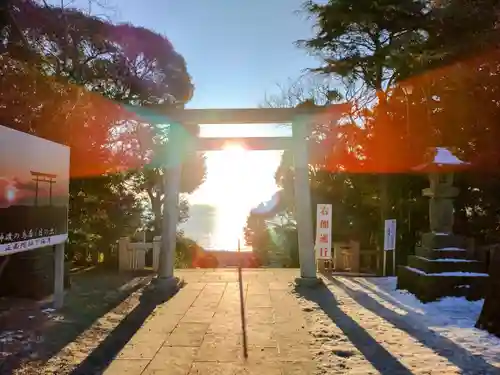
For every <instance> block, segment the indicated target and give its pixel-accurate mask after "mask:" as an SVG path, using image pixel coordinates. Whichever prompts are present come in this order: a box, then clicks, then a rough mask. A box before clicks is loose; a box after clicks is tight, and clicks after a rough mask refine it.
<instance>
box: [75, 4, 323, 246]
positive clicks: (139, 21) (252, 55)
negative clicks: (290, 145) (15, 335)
mask: <svg viewBox="0 0 500 375" xmlns="http://www.w3.org/2000/svg"><path fill="white" fill-rule="evenodd" d="M107 3H108V5H109V6H110V7H111V8H113V10H112V11H107V12H106V14H107V15H108V16H110V17H111V19H112V20H113V21H115V22H130V23H132V24H134V25H137V26H143V27H147V28H149V29H152V30H154V31H156V32H158V33H161V34H163V35H165V36H166V37H167V38H168V39H169V40H170V41H171V43H172V44H173V46H174V48H175V49H176V50H177V52H179V53H180V54H181V55H182V56H183V57H184V58H185V60H186V63H187V69H188V72H189V74H190V75H191V77H192V80H193V83H194V85H195V91H194V97H193V99H192V100H191V101H190V102H189V103H188V105H187V107H188V108H244V107H258V106H260V105H262V104H264V100H265V97H266V94H273V93H276V92H277V89H278V87H277V85H278V84H286V83H287V82H288V81H289V80H290V79H292V80H293V79H297V78H299V77H300V76H301V75H302V74H303V73H304V71H305V69H306V68H309V67H316V66H317V62H316V61H315V60H314V59H313V58H312V57H311V56H308V55H307V53H306V52H305V51H304V50H301V49H299V48H297V47H296V46H295V45H294V42H295V41H297V40H299V39H306V38H308V37H310V36H312V22H311V21H310V20H307V19H306V17H305V16H304V14H297V11H298V10H300V8H301V4H302V3H303V0H271V1H268V0H267V1H264V0H143V1H140V2H139V1H137V0H119V1H118V0H108V1H107ZM76 4H77V6H84V5H85V4H87V1H86V0H85V1H84V0H76ZM284 133H285V134H284ZM286 133H288V135H289V132H287V131H286V130H283V128H282V127H276V126H273V125H210V126H202V128H201V134H202V136H219V137H220V136H273V135H286ZM280 154H281V151H255V152H245V151H243V150H237V147H236V148H233V149H232V150H230V151H229V154H228V152H211V153H207V168H208V178H207V180H206V182H205V183H204V184H203V185H202V186H201V187H200V188H199V189H198V191H196V192H195V193H194V194H193V195H192V196H191V197H190V202H191V203H192V204H211V205H215V206H216V207H217V209H218V213H217V215H216V216H217V224H216V230H215V232H217V233H218V234H217V233H216V234H214V236H215V237H216V239H214V240H213V241H215V242H216V244H215V245H214V246H216V247H227V246H229V242H231V243H233V242H235V240H233V239H229V237H230V236H233V237H234V236H236V232H238V233H239V232H241V231H240V229H239V228H242V226H243V225H244V222H245V219H246V215H247V214H248V212H249V210H250V209H251V208H252V207H253V206H256V205H257V204H259V203H260V202H261V201H262V200H267V199H269V198H270V197H271V196H272V194H273V193H274V192H275V191H276V185H275V183H274V172H275V170H276V167H277V166H278V165H279V161H280ZM228 155H230V157H228ZM234 169H237V170H238V171H237V172H234ZM217 228H218V229H217ZM226 233H230V234H226ZM195 237H196V236H195ZM224 237H226V238H225V239H224ZM194 239H195V240H196V239H197V238H194Z"/></svg>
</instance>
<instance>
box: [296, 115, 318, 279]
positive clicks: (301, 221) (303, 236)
mask: <svg viewBox="0 0 500 375" xmlns="http://www.w3.org/2000/svg"><path fill="white" fill-rule="evenodd" d="M302 120H304V119H302ZM307 127H308V122H306V121H301V119H299V121H297V120H296V121H295V122H294V123H292V131H293V133H292V134H293V135H292V137H293V148H292V149H293V163H294V167H295V178H294V187H295V189H294V190H295V196H294V200H295V212H296V220H297V232H298V242H299V261H300V276H301V278H303V279H314V280H315V279H316V259H315V255H314V238H313V226H312V207H311V192H310V189H309V160H308V151H307V142H306V137H307V133H308V131H307Z"/></svg>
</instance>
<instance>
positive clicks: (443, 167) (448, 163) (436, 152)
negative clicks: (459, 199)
mask: <svg viewBox="0 0 500 375" xmlns="http://www.w3.org/2000/svg"><path fill="white" fill-rule="evenodd" d="M469 165H470V163H468V162H466V161H463V160H460V159H459V158H458V157H456V156H455V155H453V153H452V152H451V151H450V150H449V149H447V148H446V147H432V148H430V149H429V152H428V153H427V154H426V162H424V163H423V164H420V165H418V166H416V167H414V168H413V170H414V171H418V172H427V173H430V172H437V173H440V172H441V173H446V172H454V171H458V170H461V169H464V168H466V167H467V166H469Z"/></svg>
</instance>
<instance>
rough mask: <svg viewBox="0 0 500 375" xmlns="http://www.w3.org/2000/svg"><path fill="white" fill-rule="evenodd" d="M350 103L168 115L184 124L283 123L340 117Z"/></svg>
mask: <svg viewBox="0 0 500 375" xmlns="http://www.w3.org/2000/svg"><path fill="white" fill-rule="evenodd" d="M347 109H348V104H333V105H329V106H316V107H299V108H226V109H199V108H193V109H174V110H169V111H168V116H169V117H170V118H171V119H172V120H174V121H177V122H180V123H184V124H202V125H210V124H281V123H291V122H293V121H294V120H295V119H297V118H299V117H302V116H310V117H314V116H325V118H328V117H332V119H338V117H339V115H340V114H341V113H342V112H345V111H346V110H347Z"/></svg>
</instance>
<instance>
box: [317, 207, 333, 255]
mask: <svg viewBox="0 0 500 375" xmlns="http://www.w3.org/2000/svg"><path fill="white" fill-rule="evenodd" d="M331 225H332V205H331V204H318V207H317V220H316V243H315V246H314V248H315V252H316V259H332V228H331Z"/></svg>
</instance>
